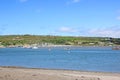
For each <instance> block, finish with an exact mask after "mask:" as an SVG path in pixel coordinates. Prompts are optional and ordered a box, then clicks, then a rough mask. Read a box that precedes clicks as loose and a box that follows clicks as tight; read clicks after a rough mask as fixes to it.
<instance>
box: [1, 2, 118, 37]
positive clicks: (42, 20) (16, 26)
mask: <svg viewBox="0 0 120 80" xmlns="http://www.w3.org/2000/svg"><path fill="white" fill-rule="evenodd" d="M24 34H31V35H59V36H89V37H114V38H120V0H0V35H24Z"/></svg>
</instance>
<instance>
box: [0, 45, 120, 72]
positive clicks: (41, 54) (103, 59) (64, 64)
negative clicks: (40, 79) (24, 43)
mask: <svg viewBox="0 0 120 80" xmlns="http://www.w3.org/2000/svg"><path fill="white" fill-rule="evenodd" d="M0 66H22V67H29V68H47V69H68V70H81V71H100V72H118V73H120V50H112V48H111V47H71V48H65V47H63V48H51V49H49V48H40V49H25V48H1V49H0Z"/></svg>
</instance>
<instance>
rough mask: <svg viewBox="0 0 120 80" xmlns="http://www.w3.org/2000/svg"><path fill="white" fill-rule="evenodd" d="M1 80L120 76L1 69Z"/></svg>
mask: <svg viewBox="0 0 120 80" xmlns="http://www.w3.org/2000/svg"><path fill="white" fill-rule="evenodd" d="M0 80H120V74H119V73H102V72H83V71H70V70H48V69H30V68H20V67H0Z"/></svg>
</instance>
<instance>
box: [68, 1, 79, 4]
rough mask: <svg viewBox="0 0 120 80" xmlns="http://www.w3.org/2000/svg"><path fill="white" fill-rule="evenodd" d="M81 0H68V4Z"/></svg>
mask: <svg viewBox="0 0 120 80" xmlns="http://www.w3.org/2000/svg"><path fill="white" fill-rule="evenodd" d="M79 2H80V0H71V1H68V2H67V5H70V4H73V3H79Z"/></svg>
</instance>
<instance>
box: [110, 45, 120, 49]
mask: <svg viewBox="0 0 120 80" xmlns="http://www.w3.org/2000/svg"><path fill="white" fill-rule="evenodd" d="M112 50H120V46H114V47H113V48H112Z"/></svg>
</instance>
